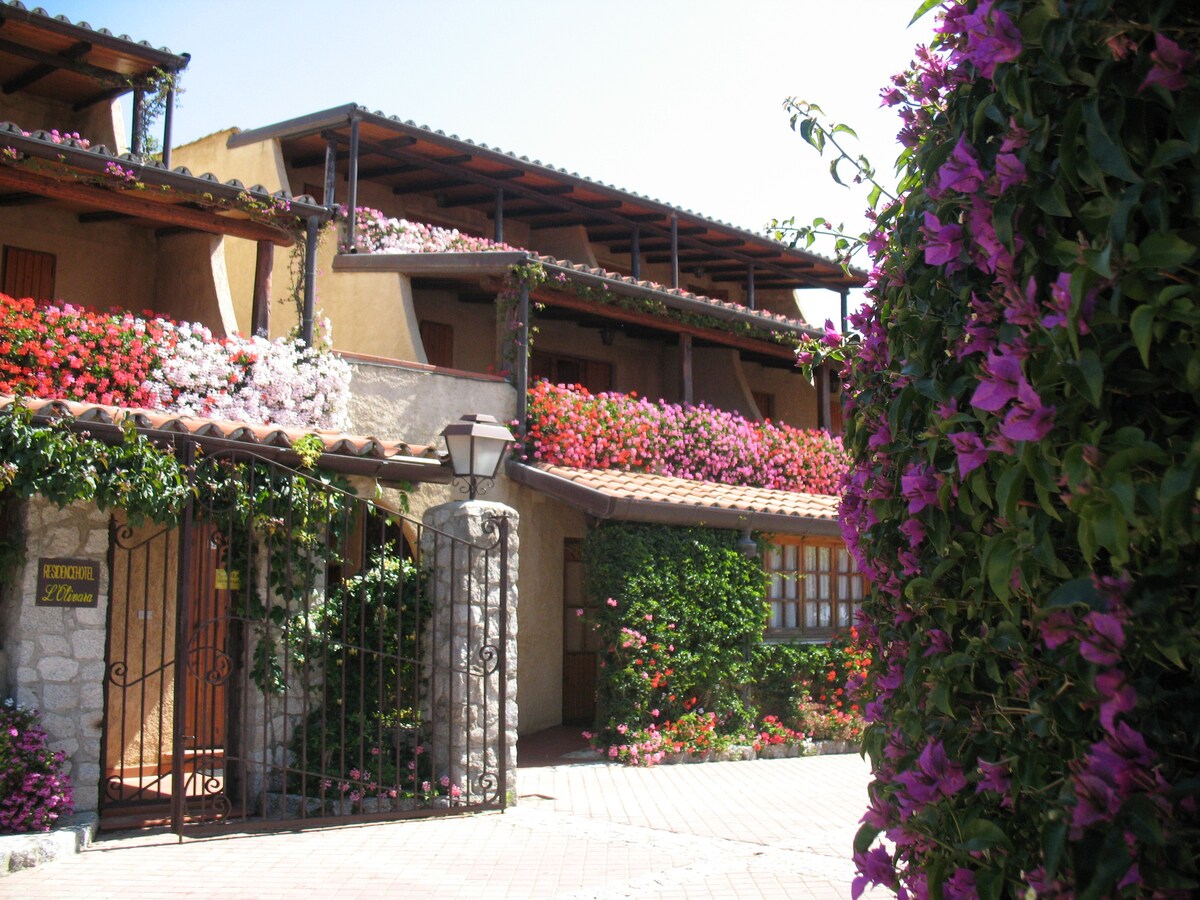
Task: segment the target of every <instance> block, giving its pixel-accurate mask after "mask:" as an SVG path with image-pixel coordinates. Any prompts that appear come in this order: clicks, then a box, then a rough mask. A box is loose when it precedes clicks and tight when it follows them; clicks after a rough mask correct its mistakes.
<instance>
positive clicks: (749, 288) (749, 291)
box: [746, 263, 755, 309]
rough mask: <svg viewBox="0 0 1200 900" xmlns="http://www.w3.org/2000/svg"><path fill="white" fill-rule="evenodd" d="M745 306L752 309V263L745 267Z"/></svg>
mask: <svg viewBox="0 0 1200 900" xmlns="http://www.w3.org/2000/svg"><path fill="white" fill-rule="evenodd" d="M746 305H747V306H748V307H750V308H751V309H754V308H755V306H754V263H750V265H748V266H747V267H746Z"/></svg>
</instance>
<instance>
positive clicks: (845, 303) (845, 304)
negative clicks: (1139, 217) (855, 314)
mask: <svg viewBox="0 0 1200 900" xmlns="http://www.w3.org/2000/svg"><path fill="white" fill-rule="evenodd" d="M849 328H850V290H849V289H848V288H847V289H844V290H843V291H842V334H845V333H846V332H847V331H848V330H849Z"/></svg>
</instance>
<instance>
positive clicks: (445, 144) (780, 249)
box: [228, 103, 866, 290]
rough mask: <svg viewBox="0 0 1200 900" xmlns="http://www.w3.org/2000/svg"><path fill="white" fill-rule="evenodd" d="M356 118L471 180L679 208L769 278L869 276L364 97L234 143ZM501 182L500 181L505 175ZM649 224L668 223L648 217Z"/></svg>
mask: <svg viewBox="0 0 1200 900" xmlns="http://www.w3.org/2000/svg"><path fill="white" fill-rule="evenodd" d="M352 121H358V122H360V123H361V125H362V127H364V128H365V127H370V128H371V129H374V130H376V131H377V132H381V133H389V134H393V135H399V136H403V138H404V139H405V140H407V141H409V142H410V143H408V144H400V145H398V147H396V148H392V147H390V146H388V147H384V150H383V151H382V152H383V153H384V156H391V157H393V158H400V157H403V158H404V159H406V160H409V159H411V161H412V162H414V163H416V164H417V165H421V164H422V163H424V164H427V165H429V166H432V167H434V168H435V169H436V168H439V167H440V166H441V165H442V163H443V161H444V160H446V159H453V165H452V167H451V168H452V169H453V171H454V172H457V173H459V175H460V176H461V178H462V179H464V180H470V179H471V178H472V177H474V178H477V179H478V178H481V177H482V178H484V179H485V180H486V178H487V177H488V176H489V175H493V174H496V173H497V172H499V171H502V170H508V172H509V173H511V171H512V169H513V168H514V167H516V168H517V170H518V171H519V173H520V174H519V175H518V176H516V177H514V176H513V175H511V174H508V173H506V174H504V176H503V177H504V179H505V181H504V184H507V185H509V186H511V187H512V188H513V189H514V190H515V189H518V188H520V187H522V186H526V187H528V188H530V189H531V194H532V195H533V196H536V197H537V198H538V199H539V200H542V201H545V202H551V203H552V202H554V200H555V198H556V197H558V198H559V199H561V195H558V194H556V193H554V192H542V193H539V192H538V187H539V185H541V186H542V187H544V186H545V185H567V186H571V187H572V188H573V190H574V191H581V192H583V193H587V194H589V195H595V197H596V198H609V199H612V200H617V201H618V202H619V203H620V204H621V206H622V207H625V206H629V207H631V208H632V210H631V211H636V214H637V215H638V216H639V217H641V216H642V215H643V214H646V213H651V212H652V213H653V214H657V215H658V216H660V217H662V220H663V221H665V220H666V218H667V217H669V216H671V215H677V216H678V217H679V219H680V224H691V225H695V226H697V227H699V228H700V229H701V230H706V231H711V232H713V233H714V236H715V237H720V238H721V239H722V241H723V240H724V239H725V238H729V239H736V240H740V241H742V242H745V243H746V244H748V245H749V246H750V247H752V248H753V249H754V250H755V251H756V253H755V256H756V258H757V259H758V260H759V262H760V269H759V272H760V277H765V275H766V273H767V271H768V270H770V269H771V268H772V267H775V268H779V267H781V266H786V267H787V268H788V270H789V271H790V274H791V276H792V277H794V278H795V279H796V281H797V282H799V283H807V284H809V285H810V286H820V287H828V288H830V289H833V290H842V289H847V288H850V287H856V286H861V285H862V284H863V283H864V282H865V281H866V273H865V272H862V271H860V270H857V269H852V270H851V271H850V272H849V273H846V272H844V271H842V269H841V266H840V265H839V264H838V263H836V262H835V261H833V260H831V259H829V258H828V257H825V256H822V255H820V254H818V253H813V252H812V251H810V250H806V249H800V248H798V247H794V246H791V245H789V244H785V243H783V242H780V241H776V240H774V239H773V238H770V237H767V236H766V235H763V234H761V233H757V232H753V231H749V230H747V229H744V228H741V227H739V226H736V225H732V224H730V223H728V222H724V221H722V220H720V219H715V218H711V217H709V216H705V215H703V214H701V213H697V212H694V211H693V210H691V209H687V208H685V207H679V206H675V205H673V204H669V203H666V202H664V201H662V200H658V199H655V198H653V197H648V196H646V195H643V194H639V193H637V192H635V191H629V190H625V189H623V188H618V187H615V186H613V185H611V184H608V183H606V182H603V181H599V180H596V179H592V178H588V177H586V176H582V175H580V174H578V173H577V172H571V171H569V170H567V169H564V168H560V167H558V166H554V165H551V164H549V163H544V162H542V161H541V160H540V159H530V158H529V157H528V156H518V155H517V154H515V153H512V152H510V151H505V150H502V149H500V148H498V147H492V146H489V145H488V144H485V143H477V142H475V141H473V140H470V139H469V138H460V137H459V136H458V135H456V134H447V133H446V132H445V131H442V130H440V129H438V130H435V129H432V128H430V127H429V126H427V125H418V124H417V123H416V122H414V121H412V120H403V119H401V118H399V117H398V116H391V115H387V114H386V113H384V112H382V111H379V110H376V111H373V112H372V111H371V110H369V109H368V108H367V107H364V106H359V105H358V104H353V103H351V104H346V105H344V106H339V107H334V108H331V109H327V110H322V111H320V112H315V113H311V114H309V115H306V116H300V117H298V118H295V119H290V120H287V121H284V122H279V123H276V124H274V125H267V126H263V127H261V128H253V129H248V130H246V131H239V132H238V133H237V134H234V135H233V136H231V137H230V138H229V142H228V144H229V146H230V147H240V146H246V145H249V144H253V143H257V142H259V141H264V140H271V139H278V140H280V141H294V142H298V143H301V144H304V145H306V146H305V150H304V154H305V155H307V154H308V153H311V152H313V151H315V150H317V149H318V148H323V147H324V142H325V140H326V138H327V136H328V135H329V134H333V133H335V132H338V131H339V130H345V129H347V128H348V127H349V125H350V123H351V122H352ZM318 138H319V140H318ZM385 143H386V142H385ZM309 145H311V146H309ZM418 150H420V152H419V153H418V152H417V151H418ZM447 150H449V151H451V155H450V156H443V155H440V153H441V152H443V151H447ZM464 151H465V153H464ZM322 152H323V150H322ZM363 152H364V153H367V152H370V151H369V150H367V149H364V151H363ZM397 154H398V155H397ZM463 155H465V156H466V159H465V160H464V159H460V158H459V157H460V156H463ZM443 170H444V169H443ZM526 179H530V182H529V183H528V184H527V183H526ZM534 182H536V184H535V183H534ZM464 183H465V181H464ZM496 183H497V184H499V183H500V182H496ZM589 208H590V209H592V210H593V211H594V213H595V215H596V216H599V217H601V218H604V217H605V213H606V212H607V213H608V215H609V217H610V219H619V218H621V216H622V214H623V210H619V211H613V210H611V209H606V207H604V206H603V205H596V206H592V207H589ZM510 214H511V215H514V216H517V217H519V216H520V213H519V212H511V213H510ZM639 220H640V219H639ZM685 220H686V222H685ZM628 221H633V220H628ZM646 227H647V228H650V227H661V226H654V225H649V224H648V225H647V226H646ZM679 240H680V244H681V246H682V245H684V244H688V243H689V242H693V243H694V240H693V239H692V238H689V237H687V236H685V235H682V234H681V235H680V238H679ZM711 247H712V248H713V249H716V248H717V247H718V245H716V244H713V245H711ZM763 250H767V251H769V252H768V253H767V254H766V255H762V254H761V253H758V252H757V251H763ZM731 252H732V251H731ZM772 254H776V255H778V256H779V257H780V259H779V260H772V258H771V256H772ZM731 258H732V257H731Z"/></svg>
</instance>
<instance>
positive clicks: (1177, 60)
mask: <svg viewBox="0 0 1200 900" xmlns="http://www.w3.org/2000/svg"><path fill="white" fill-rule="evenodd" d="M1150 59H1151V60H1152V61H1153V62H1154V65H1153V66H1152V67H1151V69H1150V71H1149V73H1148V74H1147V75H1146V78H1145V80H1144V81H1143V82H1142V84H1141V87H1139V88H1138V91H1144V90H1145V89H1146V88H1148V87H1150V86H1151V85H1152V84H1157V85H1159V86H1161V87H1162V88H1164V89H1166V90H1168V91H1181V90H1183V89H1184V88H1185V87H1187V76H1186V75H1185V74H1184V70H1186V69H1190V68H1191V67H1192V66H1193V65H1195V64H1196V54H1194V53H1192V52H1190V51H1188V50H1184V49H1183V48H1182V47H1180V46H1179V45H1178V44H1177V43H1175V42H1174V41H1173V40H1171V39H1170V38H1169V37H1164V36H1163V35H1162V34H1155V35H1154V51H1153V52H1152V53H1151V54H1150Z"/></svg>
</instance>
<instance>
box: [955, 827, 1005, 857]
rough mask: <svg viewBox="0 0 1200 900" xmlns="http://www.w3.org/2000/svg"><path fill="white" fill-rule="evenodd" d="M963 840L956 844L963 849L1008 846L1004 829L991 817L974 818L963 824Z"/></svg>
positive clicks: (971, 849) (973, 849)
mask: <svg viewBox="0 0 1200 900" xmlns="http://www.w3.org/2000/svg"><path fill="white" fill-rule="evenodd" d="M962 834H963V841H962V843H960V844H959V845H958V846H959V847H961V848H962V849H963V850H967V851H969V852H970V851H976V850H991V849H993V848H995V847H1007V846H1010V843H1009V840H1008V835H1006V834H1005V833H1004V829H1003V828H1001V827H1000V826H999V825H997V824H996V823H995V822H993V821H992V820H991V819H974V820H972V821H970V822H968V823H967V824H966V825H965V826H963V830H962Z"/></svg>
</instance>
